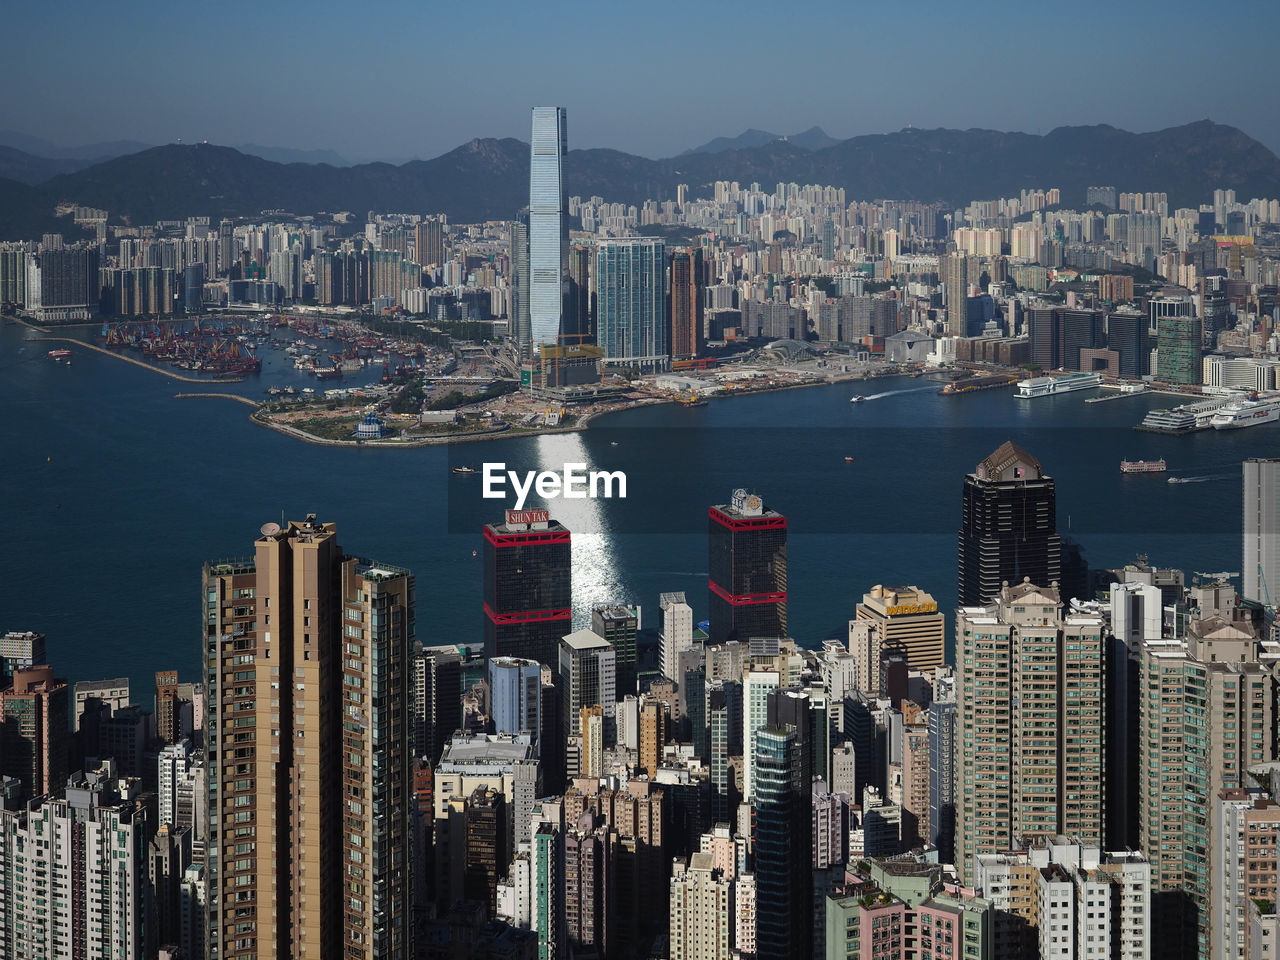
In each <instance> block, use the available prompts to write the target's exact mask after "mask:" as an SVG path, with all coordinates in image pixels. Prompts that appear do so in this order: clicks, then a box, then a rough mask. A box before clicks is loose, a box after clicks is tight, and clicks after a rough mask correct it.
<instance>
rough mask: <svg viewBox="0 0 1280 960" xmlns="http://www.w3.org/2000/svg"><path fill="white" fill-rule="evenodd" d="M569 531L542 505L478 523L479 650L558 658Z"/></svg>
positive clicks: (564, 625)
mask: <svg viewBox="0 0 1280 960" xmlns="http://www.w3.org/2000/svg"><path fill="white" fill-rule="evenodd" d="M569 556H570V552H569V531H568V530H567V529H566V528H565V527H564V526H563V525H562V524H561V523H560V521H558V520H552V519H551V518H550V515H549V514H548V513H547V511H546V510H508V511H507V515H506V520H505V522H503V523H487V524H485V527H484V655H485V656H486V657H521V658H524V659H526V660H537V661H538V662H539V663H545V664H547V665H548V666H554V665H556V664H557V663H559V659H558V656H559V654H558V650H559V646H560V638H561V637H563V636H564V635H565V632H566V630H567V629H568V627H569V623H570V618H571V616H572V611H571V610H570V608H569V594H570V588H571V586H572V584H571V577H570V567H569Z"/></svg>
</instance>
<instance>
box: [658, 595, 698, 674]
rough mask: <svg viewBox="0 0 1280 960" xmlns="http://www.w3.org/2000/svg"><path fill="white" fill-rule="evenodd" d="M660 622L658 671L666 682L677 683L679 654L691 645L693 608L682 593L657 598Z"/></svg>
mask: <svg viewBox="0 0 1280 960" xmlns="http://www.w3.org/2000/svg"><path fill="white" fill-rule="evenodd" d="M658 610H659V613H660V617H661V622H660V624H659V626H658V658H659V669H661V670H662V675H663V676H664V677H666V678H667V679H668V680H676V681H679V679H680V678H679V677H678V676H677V675H676V674H677V673H678V672H679V657H680V654H681V653H683V652H684V651H686V650H688V649H689V648H690V647H691V646H692V645H693V608H692V607H690V606H689V604H688V603H687V602H686V600H685V595H684V593H683V591H677V592H672V593H664V594H662V595H661V596H659V597H658Z"/></svg>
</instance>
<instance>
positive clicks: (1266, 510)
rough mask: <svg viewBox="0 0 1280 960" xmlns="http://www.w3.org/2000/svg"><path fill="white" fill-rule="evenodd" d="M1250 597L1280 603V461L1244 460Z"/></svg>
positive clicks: (1245, 572)
mask: <svg viewBox="0 0 1280 960" xmlns="http://www.w3.org/2000/svg"><path fill="white" fill-rule="evenodd" d="M1240 592H1241V594H1242V595H1243V596H1244V597H1245V599H1247V600H1257V601H1258V602H1260V603H1264V604H1266V605H1267V606H1268V607H1276V606H1280V460H1278V459H1274V458H1273V459H1266V460H1264V459H1258V458H1255V459H1251V460H1246V461H1245V462H1244V567H1243V569H1242V571H1241V585H1240Z"/></svg>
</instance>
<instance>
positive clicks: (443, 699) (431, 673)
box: [410, 645, 462, 764]
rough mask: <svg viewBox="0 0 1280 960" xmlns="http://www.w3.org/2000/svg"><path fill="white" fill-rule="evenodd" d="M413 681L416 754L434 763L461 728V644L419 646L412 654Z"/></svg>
mask: <svg viewBox="0 0 1280 960" xmlns="http://www.w3.org/2000/svg"><path fill="white" fill-rule="evenodd" d="M410 683H411V685H412V698H411V699H412V704H413V709H412V718H413V719H412V726H411V728H410V736H411V740H410V743H411V744H412V747H413V753H414V756H415V757H418V758H419V759H425V760H426V761H427V762H428V763H431V764H434V763H437V762H438V761H439V760H440V755H441V754H442V753H444V748H445V745H446V744H447V743H448V742H449V740H450V739H452V737H453V735H454V734H455V733H456V732H457V731H458V730H460V729H462V656H461V654H459V653H458V648H457V647H454V646H451V645H445V646H439V647H419V648H418V649H417V650H415V651H414V654H413V662H412V668H411V680H410Z"/></svg>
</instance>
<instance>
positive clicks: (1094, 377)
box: [1016, 373, 1102, 400]
mask: <svg viewBox="0 0 1280 960" xmlns="http://www.w3.org/2000/svg"><path fill="white" fill-rule="evenodd" d="M1101 385H1102V374H1100V373H1071V374H1068V375H1067V376H1065V377H1032V378H1031V379H1030V380H1020V381H1019V382H1018V392H1017V394H1016V396H1018V397H1021V398H1023V399H1024V400H1025V399H1030V398H1032V397H1049V396H1053V395H1054V394H1058V393H1072V392H1074V391H1076V390H1088V389H1089V388H1091V387H1098V386H1101Z"/></svg>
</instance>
